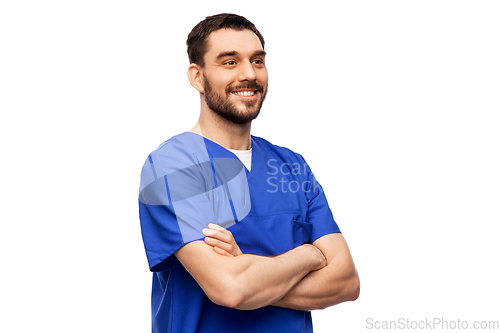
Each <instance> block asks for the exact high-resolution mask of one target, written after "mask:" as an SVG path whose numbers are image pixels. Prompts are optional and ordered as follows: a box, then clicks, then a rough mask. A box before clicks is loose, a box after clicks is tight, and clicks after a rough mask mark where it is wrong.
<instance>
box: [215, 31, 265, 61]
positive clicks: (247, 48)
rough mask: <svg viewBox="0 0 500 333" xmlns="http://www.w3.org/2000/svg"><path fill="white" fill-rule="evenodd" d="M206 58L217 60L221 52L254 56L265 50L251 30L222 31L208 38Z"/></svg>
mask: <svg viewBox="0 0 500 333" xmlns="http://www.w3.org/2000/svg"><path fill="white" fill-rule="evenodd" d="M207 46H208V48H207V53H206V54H205V56H206V57H207V58H208V59H210V58H212V59H213V58H215V57H217V55H218V54H219V53H221V52H227V51H237V52H238V53H241V54H252V53H254V52H255V51H259V50H263V48H262V44H261V43H260V39H259V37H257V35H256V34H255V33H254V32H253V31H251V30H246V29H245V30H241V31H237V30H232V29H220V30H216V31H214V32H212V33H211V34H210V35H209V36H208V43H207Z"/></svg>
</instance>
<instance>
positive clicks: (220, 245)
mask: <svg viewBox="0 0 500 333" xmlns="http://www.w3.org/2000/svg"><path fill="white" fill-rule="evenodd" d="M202 232H203V234H204V235H205V236H207V237H205V243H206V244H207V245H210V246H212V247H213V249H214V251H215V252H217V253H218V254H220V255H223V256H229V257H236V256H239V255H241V254H243V253H242V252H241V250H240V247H239V246H238V244H236V241H235V240H234V237H233V234H232V233H231V231H229V230H227V229H225V228H223V227H221V226H220V225H217V224H213V223H209V224H208V228H205V229H203V231H202Z"/></svg>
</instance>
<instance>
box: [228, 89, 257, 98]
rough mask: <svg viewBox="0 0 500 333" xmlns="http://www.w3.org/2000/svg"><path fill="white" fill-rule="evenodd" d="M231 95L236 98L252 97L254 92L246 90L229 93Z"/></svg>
mask: <svg viewBox="0 0 500 333" xmlns="http://www.w3.org/2000/svg"><path fill="white" fill-rule="evenodd" d="M231 93H232V94H235V95H237V96H244V97H252V96H253V95H255V90H251V91H249V90H246V91H233V92H231Z"/></svg>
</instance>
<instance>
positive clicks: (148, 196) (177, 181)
mask: <svg viewBox="0 0 500 333" xmlns="http://www.w3.org/2000/svg"><path fill="white" fill-rule="evenodd" d="M139 213H140V221H141V230H142V236H143V240H144V246H145V249H146V255H147V258H148V262H149V267H150V269H151V271H152V272H153V273H154V274H153V290H152V326H153V332H158V333H166V332H168V333H195V332H198V333H204V332H217V333H225V332H228V333H234V332H239V333H245V332H252V333H255V332H258V333H266V332H273V333H275V332H287V333H294V332H312V322H311V313H310V312H307V311H296V310H290V309H284V308H278V307H273V306H266V307H263V308H260V309H256V310H236V309H231V308H227V307H223V306H219V305H216V304H214V303H213V302H212V301H210V299H209V298H208V297H207V296H206V295H205V293H204V292H203V290H202V289H201V288H200V287H199V285H198V284H197V283H196V281H195V280H194V279H193V278H192V277H191V275H190V274H189V273H188V272H187V271H186V270H185V269H184V267H183V266H182V265H181V264H180V262H179V261H178V260H177V259H176V257H175V256H174V252H175V251H177V250H178V249H179V248H181V247H182V246H183V245H185V244H187V243H189V242H191V241H194V240H202V239H203V238H204V235H203V234H202V229H203V228H205V227H207V225H208V223H217V224H219V225H221V226H223V227H225V228H228V229H229V230H230V231H231V232H232V234H233V236H234V238H235V240H236V242H237V243H238V245H239V247H240V249H241V251H242V252H243V253H248V254H255V255H262V256H276V255H279V254H282V253H284V252H287V251H289V250H291V249H292V248H295V247H297V246H299V245H302V244H304V243H312V242H314V241H315V240H316V239H318V238H320V237H322V236H324V235H327V234H331V233H338V232H340V230H339V228H338V226H337V224H336V222H335V221H334V219H333V216H332V213H331V211H330V208H329V207H328V203H327V201H326V197H325V195H324V193H323V190H322V188H321V186H320V185H319V184H318V183H317V181H316V179H315V178H314V175H313V174H312V172H311V170H310V169H309V166H308V165H307V164H306V162H305V161H304V159H303V158H302V156H300V155H299V154H296V153H294V152H292V151H290V150H289V149H286V148H282V147H278V146H275V145H272V144H270V143H269V142H267V141H266V140H264V139H261V138H258V137H254V136H252V166H251V172H249V171H248V170H247V169H246V168H245V167H244V166H243V164H242V163H241V162H240V161H239V160H238V158H237V157H236V156H235V155H234V154H233V153H231V152H230V151H228V150H227V149H225V148H224V147H222V146H220V145H218V144H216V143H214V142H212V141H210V140H208V139H205V138H203V137H202V136H199V135H198V134H195V133H191V132H185V133H182V134H179V135H176V136H174V137H172V138H171V139H169V140H168V141H166V142H164V143H163V144H162V145H160V147H158V148H157V149H156V150H155V151H154V152H152V153H151V154H150V155H149V156H148V158H147V160H146V163H145V164H144V167H143V169H142V173H141V185H140V194H139ZM214 269H216V268H214Z"/></svg>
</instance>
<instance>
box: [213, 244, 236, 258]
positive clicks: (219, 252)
mask: <svg viewBox="0 0 500 333" xmlns="http://www.w3.org/2000/svg"><path fill="white" fill-rule="evenodd" d="M213 249H214V251H215V252H217V253H218V254H220V255H223V256H227V257H234V256H233V255H232V254H231V253H228V252H227V251H225V250H223V249H221V248H220V247H217V246H215V247H214V248H213Z"/></svg>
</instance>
